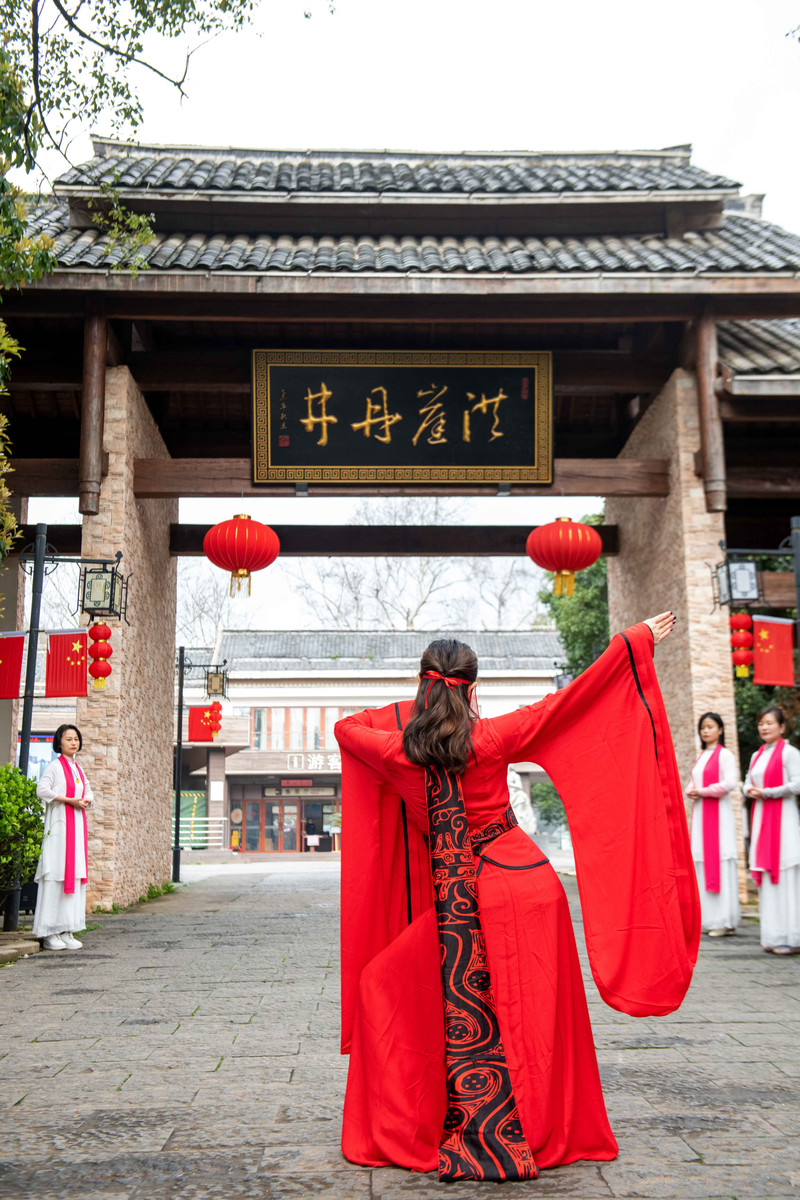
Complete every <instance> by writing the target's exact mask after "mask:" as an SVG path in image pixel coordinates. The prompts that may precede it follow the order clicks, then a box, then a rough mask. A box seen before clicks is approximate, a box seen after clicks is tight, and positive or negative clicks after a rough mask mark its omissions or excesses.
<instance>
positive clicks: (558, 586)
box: [553, 571, 575, 596]
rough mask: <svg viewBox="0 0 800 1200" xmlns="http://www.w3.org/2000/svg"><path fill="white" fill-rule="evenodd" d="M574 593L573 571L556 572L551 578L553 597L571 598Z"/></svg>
mask: <svg viewBox="0 0 800 1200" xmlns="http://www.w3.org/2000/svg"><path fill="white" fill-rule="evenodd" d="M574 592H575V574H574V572H573V571H556V573H555V575H554V576H553V595H554V596H572V595H573V594H574Z"/></svg>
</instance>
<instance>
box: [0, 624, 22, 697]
mask: <svg viewBox="0 0 800 1200" xmlns="http://www.w3.org/2000/svg"><path fill="white" fill-rule="evenodd" d="M24 649H25V634H24V633H21V632H20V633H0V700H16V699H17V697H18V696H19V680H20V676H21V674H22V652H23V650H24Z"/></svg>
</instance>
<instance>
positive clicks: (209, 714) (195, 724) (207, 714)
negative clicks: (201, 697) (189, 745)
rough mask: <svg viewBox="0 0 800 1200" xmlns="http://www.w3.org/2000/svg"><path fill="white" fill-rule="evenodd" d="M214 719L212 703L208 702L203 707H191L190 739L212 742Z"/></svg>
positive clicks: (191, 740)
mask: <svg viewBox="0 0 800 1200" xmlns="http://www.w3.org/2000/svg"><path fill="white" fill-rule="evenodd" d="M213 721H214V713H213V711H212V709H211V705H210V704H206V705H205V706H204V707H203V708H190V709H189V741H190V742H210V741H212V739H213V736H214V731H213V729H212V728H211V726H212V723H213Z"/></svg>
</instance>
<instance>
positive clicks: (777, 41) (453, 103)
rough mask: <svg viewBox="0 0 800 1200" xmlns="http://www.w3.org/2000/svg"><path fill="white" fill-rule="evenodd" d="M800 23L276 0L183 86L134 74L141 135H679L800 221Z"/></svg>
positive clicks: (525, 7)
mask: <svg viewBox="0 0 800 1200" xmlns="http://www.w3.org/2000/svg"><path fill="white" fill-rule="evenodd" d="M304 9H310V10H311V12H312V17H311V19H310V20H308V19H305V18H304V16H303V11H304ZM797 25H800V0H671V2H670V3H669V4H663V3H661V4H657V3H647V2H646V0H606V2H605V3H596V2H591V0H560V2H558V3H553V2H552V0H548V2H547V3H543V2H542V0H337V3H336V11H335V13H334V14H333V15H330V14H329V13H328V9H327V3H326V0H272V2H270V3H263V4H262V5H261V7H260V10H259V14H258V18H257V22H256V27H255V29H251V30H247V31H245V32H244V33H241V34H238V35H230V36H223V37H220V38H218V39H216V40H215V41H213V42H212V43H210V44H209V45H207V46H205V47H203V48H202V49H200V50H199V51H198V52H197V53H196V54H195V55H194V57H193V60H192V64H191V68H190V73H189V78H188V83H187V90H188V99H186V100H184V101H182V102H181V101H180V100H179V99H178V98H177V96H175V95H173V94H171V93H170V91H169V89H168V88H167V86H166V85H165V84H163V83H161V82H159V81H157V80H154V79H147V78H145V77H143V78H142V89H141V90H142V95H143V97H144V100H145V122H144V125H143V126H142V128H141V129H140V131H139V133H138V135H137V136H138V138H139V140H141V141H149V142H157V143H159V142H161V143H173V144H184V145H185V144H201V145H216V146H238V147H257V148H269V149H280V148H284V149H285V148H295V149H307V148H318V149H331V148H342V149H384V148H388V149H403V150H566V151H574V150H613V149H619V150H624V149H649V148H659V147H663V146H673V145H678V144H683V143H687V142H690V143H692V144H693V145H694V161H695V162H696V163H697V164H698V165H699V166H702V167H704V168H706V169H707V170H709V171H714V172H718V173H720V174H724V175H728V176H730V177H732V178H733V179H736V180H739V181H740V182H741V183H743V184H744V186H745V188H746V189H747V190H748V191H757V192H766V194H767V206H766V213H767V215H768V216H769V218H770V219H771V220H774V221H776V222H778V223H780V224H783V225H786V226H788V227H789V228H791V229H794V230H797V231H800V188H799V187H798V184H799V183H800V169H799V168H798V153H797V117H798V111H800V44H798V41H797V38H794V39H792V38H788V37H787V36H786V34H787V33H788V32H789V31H790V30H791V29H792V28H793V27H794V26H797ZM153 53H156V54H157V56H158V59H159V62H160V63H161V62H164V61H165V59H164V57H163V56H162V53H161V50H160V48H159V49H158V50H157V49H156V47H152V48H151V54H153ZM182 53H183V51H182V50H180V51H179V50H178V49H177V47H176V48H175V49H172V50H169V49H167V51H166V54H167V60H166V61H167V62H171V63H172V64H173V65H174V66H176V67H177V66H178V64H179V63H182ZM98 132H101V133H102V132H107V131H106V130H99V131H98ZM87 150H88V143H87V142H84V143H83V144H81V143H78V144H77V145H76V146H74V147H73V156H74V157H75V158H81V157H84V156H85V154H86V151H87Z"/></svg>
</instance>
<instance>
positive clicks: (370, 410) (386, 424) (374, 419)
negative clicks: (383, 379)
mask: <svg viewBox="0 0 800 1200" xmlns="http://www.w3.org/2000/svg"><path fill="white" fill-rule="evenodd" d="M376 392H377V393H379V394H380V396H381V398H382V403H377V402H375V401H372V400H370V398H369V396H374V395H375V394H376ZM369 396H367V415H366V417H365V418H364V420H363V421H354V422H353V423H352V425H351V429H353V430H354V431H356V430H359V429H363V431H364V437H366V438H368V437H369V436H370V434H371V431H372V426H373V425H382V426H383V433H376V434H375V441H376V442H383V443H384V444H388V443H389V442H391V440H392V433H391V429H392V426H393V425H395V424H396V423H397V422H398V421H402V419H403V418H402V417H401V415H400V413H397V412H396V413H390V412H389V407H388V406H389V399H388V392H387V391H386V388H385V387H375V388H373V389H372V391H371V392H370V394H369ZM378 414H380V415H378Z"/></svg>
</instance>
